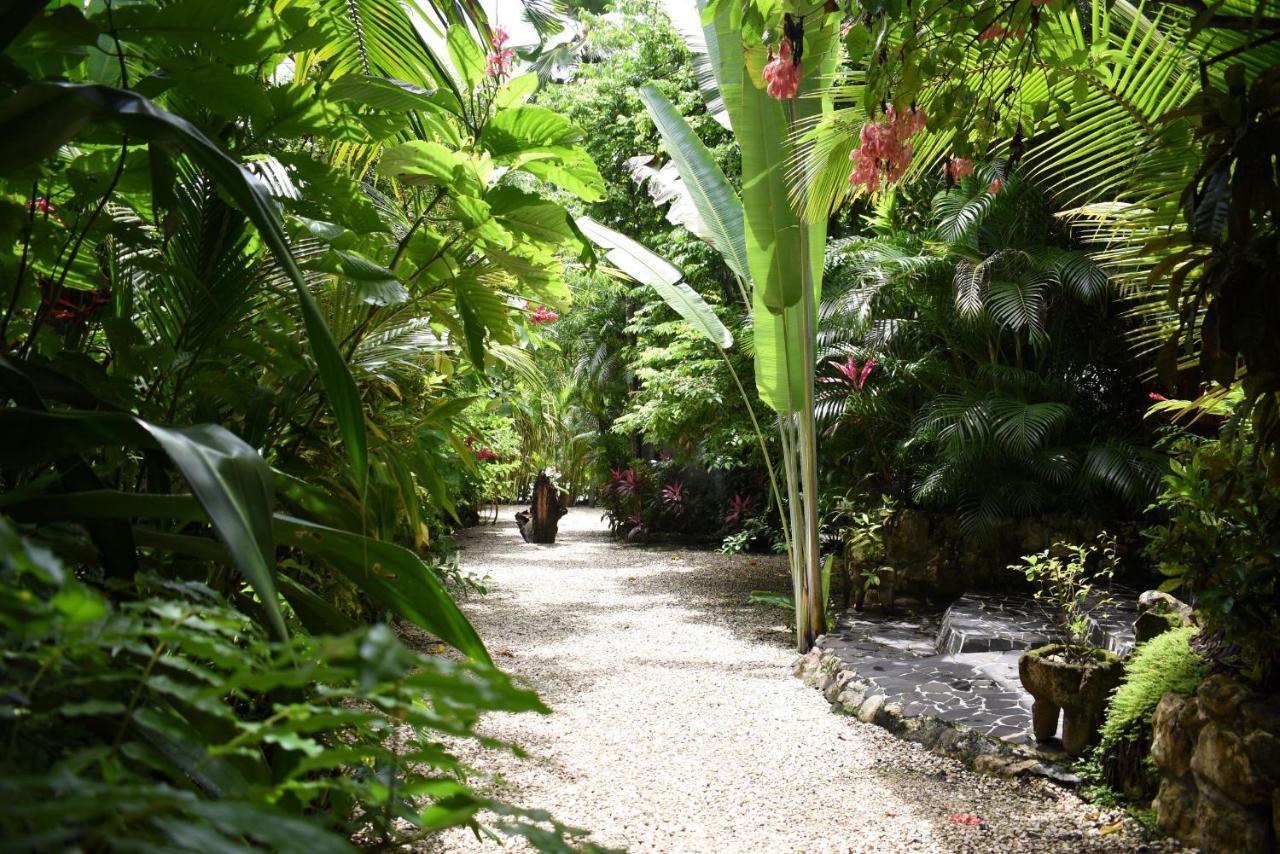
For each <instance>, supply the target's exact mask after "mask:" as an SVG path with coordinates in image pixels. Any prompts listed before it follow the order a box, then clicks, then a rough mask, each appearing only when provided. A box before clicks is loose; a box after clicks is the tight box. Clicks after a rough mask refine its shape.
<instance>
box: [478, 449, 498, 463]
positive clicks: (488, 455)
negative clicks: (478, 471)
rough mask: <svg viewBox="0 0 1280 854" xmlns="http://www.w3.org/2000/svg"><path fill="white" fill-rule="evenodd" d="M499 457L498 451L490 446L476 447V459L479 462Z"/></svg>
mask: <svg viewBox="0 0 1280 854" xmlns="http://www.w3.org/2000/svg"><path fill="white" fill-rule="evenodd" d="M497 458H498V452H497V451H491V450H489V449H488V448H476V460H477V461H478V462H482V463H487V462H491V461H493V460H496V459H497Z"/></svg>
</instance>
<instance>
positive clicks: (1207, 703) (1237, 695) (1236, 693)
mask: <svg viewBox="0 0 1280 854" xmlns="http://www.w3.org/2000/svg"><path fill="white" fill-rule="evenodd" d="M1196 696H1197V697H1199V698H1200V703H1201V705H1202V706H1203V707H1204V710H1205V712H1206V713H1207V714H1208V715H1209V716H1210V717H1215V718H1229V717H1231V716H1232V715H1234V714H1235V713H1236V709H1238V708H1240V704H1241V703H1242V702H1244V701H1245V700H1246V699H1248V697H1249V689H1248V688H1246V687H1245V686H1244V685H1241V684H1240V683H1239V682H1237V681H1236V680H1234V679H1232V678H1231V677H1230V676H1224V675H1222V674H1221V673H1215V674H1214V675H1213V676H1210V677H1209V678H1208V679H1206V680H1204V681H1203V682H1201V683H1200V687H1199V689H1197V691H1196Z"/></svg>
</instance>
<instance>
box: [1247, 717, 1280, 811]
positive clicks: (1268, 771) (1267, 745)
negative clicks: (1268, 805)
mask: <svg viewBox="0 0 1280 854" xmlns="http://www.w3.org/2000/svg"><path fill="white" fill-rule="evenodd" d="M1244 748H1245V752H1246V753H1247V754H1248V756H1249V765H1250V766H1251V767H1252V769H1253V773H1254V774H1255V775H1256V776H1258V777H1259V778H1260V779H1262V780H1265V781H1266V782H1267V783H1269V784H1270V785H1272V786H1276V785H1280V738H1277V737H1276V736H1275V735H1273V734H1271V733H1269V732H1264V731H1263V730H1257V731H1256V732H1251V733H1249V735H1248V736H1246V737H1245V740H1244ZM1264 799H1265V796H1264Z"/></svg>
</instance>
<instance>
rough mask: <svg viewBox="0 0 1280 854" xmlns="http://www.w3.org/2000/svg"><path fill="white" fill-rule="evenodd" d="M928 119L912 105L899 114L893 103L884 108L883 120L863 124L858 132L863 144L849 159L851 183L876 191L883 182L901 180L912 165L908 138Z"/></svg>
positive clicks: (920, 128)
mask: <svg viewBox="0 0 1280 854" xmlns="http://www.w3.org/2000/svg"><path fill="white" fill-rule="evenodd" d="M925 122H926V118H925V114H924V111H923V110H920V109H917V108H916V107H912V108H911V109H909V110H907V111H906V112H905V113H898V112H897V111H896V110H894V108H893V105H890V106H889V107H887V108H886V109H885V113H884V120H883V121H879V122H867V123H866V124H864V125H863V126H862V130H861V131H860V132H859V134H858V142H859V143H861V144H860V145H859V146H858V147H857V148H855V149H854V150H853V151H852V152H850V154H849V162H851V163H853V172H852V174H850V175H849V183H851V184H855V185H858V186H861V187H863V188H865V189H866V191H867V192H868V193H873V192H875V191H876V190H878V189H880V186H881V185H882V184H885V183H888V184H892V183H894V182H895V181H900V180H902V176H903V175H904V174H906V171H907V167H908V166H910V165H911V157H912V148H911V143H910V142H908V139H909V138H910V137H912V136H913V135H915V134H917V133H919V132H920V131H922V130H924V127H925Z"/></svg>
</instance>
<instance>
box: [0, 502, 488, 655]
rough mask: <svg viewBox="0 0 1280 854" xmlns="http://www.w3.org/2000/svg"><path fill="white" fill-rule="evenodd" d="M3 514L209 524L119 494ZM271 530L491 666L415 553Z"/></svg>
mask: <svg viewBox="0 0 1280 854" xmlns="http://www.w3.org/2000/svg"><path fill="white" fill-rule="evenodd" d="M3 507H4V512H5V513H6V514H8V515H11V516H13V517H14V518H15V519H19V520H23V521H48V520H53V519H82V518H95V519H132V518H147V517H152V518H160V519H177V520H188V521H196V520H199V519H201V518H202V517H203V512H202V509H201V505H200V504H199V503H198V502H197V501H195V500H194V499H193V498H192V497H191V496H187V495H139V494H136V493H129V492H117V491H114V490H97V491H93V492H77V493H64V494H57V495H42V496H37V497H35V498H29V499H25V500H21V501H13V502H10V503H7V504H4V505H3ZM271 529H272V533H273V534H274V537H275V541H276V542H277V543H279V544H280V545H285V546H290V547H293V548H296V549H298V550H299V551H301V552H304V553H306V554H309V555H311V556H312V557H315V558H318V559H320V560H322V561H324V562H325V563H326V564H328V565H329V566H331V567H333V569H335V570H337V571H338V572H340V573H342V574H343V575H345V576H347V578H349V579H350V580H351V581H352V582H353V583H354V584H355V585H356V586H357V587H358V588H360V590H361V591H362V592H364V593H366V594H368V595H369V596H370V597H371V598H372V599H373V600H374V601H376V602H378V603H379V604H380V605H382V606H383V607H384V608H386V609H387V610H389V611H391V612H393V613H395V614H397V615H399V616H400V617H403V618H404V619H406V620H409V621H411V622H413V623H414V624H415V625H417V626H419V627H421V628H422V629H425V630H426V631H429V632H431V633H432V634H434V635H436V636H437V637H438V638H440V640H442V641H444V642H445V643H447V644H449V645H450V646H453V647H454V648H456V649H457V650H459V651H460V652H463V653H465V654H466V655H467V656H469V657H470V658H472V659H473V660H476V661H483V662H488V663H492V660H491V659H490V657H489V653H488V651H487V650H485V647H484V643H483V641H481V640H480V636H479V635H477V634H476V631H475V629H474V628H472V626H471V624H470V623H469V622H467V618H466V616H465V615H463V613H462V611H460V610H459V609H458V606H457V605H456V604H454V601H453V599H451V598H450V596H449V593H448V591H447V590H445V588H444V585H443V584H441V583H440V581H439V579H437V578H436V576H435V573H434V572H432V570H431V568H430V567H428V566H427V565H426V564H424V563H423V562H422V560H421V559H420V558H419V557H418V556H417V555H415V554H414V553H413V552H411V551H409V550H408V549H404V548H401V547H400V546H397V545H394V544H392V543H384V542H381V541H379V540H374V539H371V538H369V537H365V536H363V535H361V534H355V533H351V532H349V531H341V530H338V529H337V528H330V527H327V526H325V525H319V524H316V523H315V522H308V521H306V520H305V519H298V518H296V517H293V516H287V515H285V514H281V513H277V514H275V515H274V516H273V517H272V521H271ZM138 530H139V531H140V532H141V530H142V529H138ZM183 539H193V538H190V537H188V538H183ZM163 541H164V542H169V541H171V540H163ZM155 542H157V543H158V542H162V540H160V539H156V540H155ZM205 556H206V557H207V556H211V555H205ZM285 586H286V595H287V596H288V597H289V599H290V601H291V602H294V604H295V607H298V605H299V603H301V606H302V608H305V609H307V611H308V613H309V615H310V616H311V617H315V618H323V619H326V620H329V621H332V620H335V619H336V617H335V616H334V615H333V614H332V613H331V612H330V611H329V610H328V609H324V610H316V609H315V608H314V607H312V606H315V605H316V603H315V601H314V599H313V598H311V597H306V598H302V597H298V596H297V595H296V594H297V590H296V585H295V584H286V585H285Z"/></svg>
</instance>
